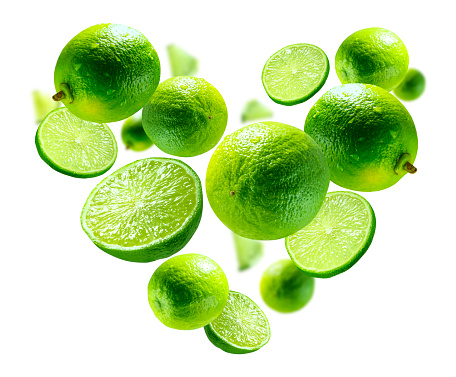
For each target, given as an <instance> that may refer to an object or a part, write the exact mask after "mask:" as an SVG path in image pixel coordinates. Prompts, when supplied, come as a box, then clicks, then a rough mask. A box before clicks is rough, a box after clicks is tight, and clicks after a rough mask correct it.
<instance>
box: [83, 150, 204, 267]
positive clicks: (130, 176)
mask: <svg viewBox="0 0 456 377" xmlns="http://www.w3.org/2000/svg"><path fill="white" fill-rule="evenodd" d="M202 202H203V198H202V189H201V182H200V180H199V178H198V176H197V174H196V173H195V172H194V171H193V170H192V169H191V168H190V167H189V166H188V165H186V164H185V163H183V162H181V161H179V160H174V159H169V158H147V159H144V160H138V161H135V162H133V163H131V164H128V165H126V166H124V167H123V168H121V169H119V170H117V171H116V172H114V173H113V174H111V175H110V176H109V177H107V178H105V179H104V180H103V181H102V182H101V183H99V184H98V186H97V187H95V189H94V190H93V191H92V193H91V194H90V196H89V198H88V199H87V202H86V204H85V205H84V208H83V210H82V214H81V225H82V228H83V229H84V231H85V232H86V233H87V235H88V236H89V238H90V239H91V240H92V241H93V242H94V243H95V245H97V246H98V247H99V248H101V249H102V250H104V251H105V252H107V253H108V254H111V255H113V256H115V257H117V258H120V259H124V260H128V261H132V262H151V261H154V260H157V259H161V258H166V257H168V256H170V255H172V254H175V253H176V252H178V251H179V250H180V249H182V248H183V247H184V246H185V245H186V244H187V242H188V241H189V240H190V238H191V237H192V236H193V234H194V233H195V231H196V229H197V227H198V225H199V222H200V220H201V214H202V209H203V207H202V206H203V205H202Z"/></svg>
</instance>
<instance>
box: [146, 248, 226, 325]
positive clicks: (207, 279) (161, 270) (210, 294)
mask: <svg viewBox="0 0 456 377" xmlns="http://www.w3.org/2000/svg"><path fill="white" fill-rule="evenodd" d="M228 291H229V289H228V281H227V279H226V276H225V273H224V272H223V270H222V269H221V268H220V266H219V265H218V264H217V263H215V262H214V261H213V260H212V259H210V258H208V257H206V256H204V255H201V254H183V255H178V256H175V257H172V258H170V259H168V260H167V261H166V262H164V263H163V264H161V265H160V266H159V267H158V268H157V269H156V270H155V272H154V274H153V275H152V277H151V279H150V281H149V286H148V293H149V304H150V307H151V308H152V310H153V312H154V314H155V316H156V317H157V318H158V319H159V320H160V321H161V322H162V323H163V324H164V325H166V326H168V327H171V328H173V329H178V330H193V329H198V328H200V327H203V326H206V325H207V324H208V323H209V322H212V321H213V320H214V319H215V318H217V317H218V316H219V315H220V313H221V312H222V310H223V308H224V307H225V304H226V301H227V299H228Z"/></svg>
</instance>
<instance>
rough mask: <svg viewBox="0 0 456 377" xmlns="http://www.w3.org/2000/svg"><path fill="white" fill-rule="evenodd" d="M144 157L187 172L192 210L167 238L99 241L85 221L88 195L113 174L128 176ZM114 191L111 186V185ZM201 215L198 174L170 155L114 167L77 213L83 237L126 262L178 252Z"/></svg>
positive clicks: (162, 256)
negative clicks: (193, 185) (192, 185)
mask: <svg viewBox="0 0 456 377" xmlns="http://www.w3.org/2000/svg"><path fill="white" fill-rule="evenodd" d="M146 160H156V161H163V162H171V163H174V164H176V165H181V166H183V167H184V168H185V169H186V170H187V172H188V173H189V174H191V175H192V176H193V178H194V180H195V183H196V197H197V199H196V208H195V211H194V212H193V213H192V214H191V215H190V216H189V217H188V218H187V219H186V220H185V221H184V222H183V223H182V224H181V227H180V228H179V229H178V230H177V231H175V232H174V233H172V234H169V235H168V236H167V237H165V238H163V239H159V240H154V241H153V242H151V243H146V244H141V245H138V246H133V247H122V246H121V245H112V244H108V243H106V242H103V240H101V239H99V238H97V237H96V236H95V235H94V234H93V231H92V230H91V229H90V227H89V226H88V225H87V222H86V215H87V212H88V211H89V208H90V205H91V202H92V198H93V197H94V196H95V194H96V193H97V191H98V190H100V189H102V188H103V187H104V186H105V185H108V184H109V181H110V180H111V179H113V177H116V176H117V177H119V176H122V175H128V172H129V170H130V169H132V168H134V167H135V166H136V165H138V164H141V163H142V162H143V161H146ZM113 191H115V188H113ZM202 214H203V192H202V187H201V182H200V179H199V177H198V175H197V174H196V173H195V172H194V171H193V169H191V168H190V166H188V165H187V164H185V163H184V162H182V161H179V160H175V159H170V158H160V157H151V158H148V159H143V160H137V161H134V162H132V163H130V164H128V165H125V166H124V167H122V168H120V169H118V170H116V171H115V172H114V173H112V174H111V175H109V176H108V177H106V178H105V179H103V180H102V181H101V182H100V183H99V184H98V185H97V186H96V187H95V188H94V189H93V190H92V192H91V193H90V195H89V197H88V198H87V201H86V203H85V204H84V207H83V209H82V212H81V226H82V229H83V230H84V232H85V233H86V234H87V236H88V237H89V238H90V239H91V241H92V242H93V243H94V244H95V245H96V246H98V247H99V248H100V249H101V250H103V251H104V252H106V253H108V254H110V255H112V256H114V257H116V258H119V259H123V260H126V261H129V262H139V263H147V262H152V261H155V260H158V259H162V258H167V257H169V256H171V255H173V254H175V253H177V252H178V251H180V250H181V249H182V248H183V247H184V246H185V245H186V244H187V243H188V241H190V239H191V238H192V237H193V234H195V232H196V229H198V226H199V223H200V221H201V216H202Z"/></svg>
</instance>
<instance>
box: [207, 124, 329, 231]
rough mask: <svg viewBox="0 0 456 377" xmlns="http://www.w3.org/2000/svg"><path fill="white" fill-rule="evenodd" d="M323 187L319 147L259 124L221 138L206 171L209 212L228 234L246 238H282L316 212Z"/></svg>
mask: <svg viewBox="0 0 456 377" xmlns="http://www.w3.org/2000/svg"><path fill="white" fill-rule="evenodd" d="M328 186H329V170H328V166H327V165H326V161H325V157H324V155H323V152H322V151H321V149H320V147H319V146H318V145H317V143H315V141H314V140H313V139H312V138H311V137H310V136H309V135H307V134H306V133H305V132H302V131H301V130H299V129H297V128H296V127H292V126H289V125H287V124H283V123H278V122H259V123H253V124H250V125H248V126H245V127H243V128H241V129H239V130H237V131H235V132H234V133H232V134H231V135H228V136H226V137H225V138H224V139H223V141H222V142H221V143H220V144H219V146H218V147H217V149H216V150H215V151H214V153H213V155H212V157H211V160H210V161H209V166H208V168H207V173H206V193H207V198H208V200H209V204H210V205H211V207H212V209H213V211H214V212H215V214H216V215H217V217H218V218H219V219H220V221H222V223H223V224H225V226H227V227H228V228H229V229H231V230H232V231H233V232H234V233H236V234H238V235H240V236H242V237H245V238H250V239H256V240H274V239H279V238H283V237H285V236H288V235H289V234H292V233H294V232H296V231H297V230H299V229H301V228H303V227H304V226H306V225H307V224H308V223H309V222H310V221H311V220H312V219H313V218H314V216H315V215H316V214H317V213H318V210H319V209H320V206H321V204H322V203H323V200H324V198H325V194H326V191H327V190H328Z"/></svg>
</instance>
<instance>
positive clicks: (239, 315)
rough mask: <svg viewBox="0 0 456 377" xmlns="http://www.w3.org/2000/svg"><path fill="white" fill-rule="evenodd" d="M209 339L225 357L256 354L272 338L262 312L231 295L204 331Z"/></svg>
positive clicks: (253, 305) (256, 306) (244, 299)
mask: <svg viewBox="0 0 456 377" xmlns="http://www.w3.org/2000/svg"><path fill="white" fill-rule="evenodd" d="M204 331H205V332H206V335H207V337H208V339H209V340H210V341H211V342H212V343H213V344H214V345H215V346H216V347H218V348H220V349H221V350H223V351H225V352H228V353H236V354H241V353H249V352H254V351H257V350H259V349H260V348H261V347H263V346H264V345H265V344H266V343H267V342H268V341H269V338H270V337H271V330H270V328H269V322H268V319H267V318H266V316H265V314H264V313H263V312H262V310H261V309H260V308H259V307H258V305H257V304H255V303H254V302H253V301H252V300H251V299H249V298H248V297H247V296H245V295H243V294H242V293H239V292H234V291H230V293H229V294H228V301H227V303H226V305H225V308H224V309H223V311H222V314H220V315H219V316H218V317H217V318H216V319H215V320H214V321H212V322H211V323H209V324H208V325H206V326H205V327H204Z"/></svg>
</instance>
